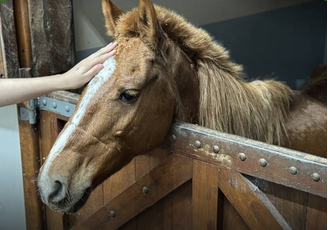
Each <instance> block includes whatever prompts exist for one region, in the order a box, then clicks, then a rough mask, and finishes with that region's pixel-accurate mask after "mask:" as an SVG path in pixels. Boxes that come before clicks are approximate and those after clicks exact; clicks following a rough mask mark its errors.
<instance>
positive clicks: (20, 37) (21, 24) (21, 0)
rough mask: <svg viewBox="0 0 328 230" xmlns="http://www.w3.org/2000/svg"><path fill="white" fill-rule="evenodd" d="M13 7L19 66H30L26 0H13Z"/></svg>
mask: <svg viewBox="0 0 328 230" xmlns="http://www.w3.org/2000/svg"><path fill="white" fill-rule="evenodd" d="M14 7H15V24H16V31H17V45H18V56H19V63H20V67H21V68H30V67H31V63H32V59H31V43H30V26H29V18H28V7H27V1H26V0H14Z"/></svg>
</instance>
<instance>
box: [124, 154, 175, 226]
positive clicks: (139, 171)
mask: <svg viewBox="0 0 328 230" xmlns="http://www.w3.org/2000/svg"><path fill="white" fill-rule="evenodd" d="M169 155H170V153H169V152H168V151H167V150H163V149H154V150H152V151H150V152H148V153H147V154H144V155H140V156H137V157H136V158H135V178H136V180H139V179H140V178H142V177H143V176H144V175H146V174H147V173H149V172H150V171H151V170H152V169H154V168H155V167H156V166H158V165H159V164H160V163H162V162H163V161H165V159H166V158H167V157H168V156H169ZM171 204H172V197H171V195H170V194H168V195H167V196H166V197H165V198H163V199H162V200H160V201H158V202H157V203H156V204H155V205H154V206H152V207H151V208H148V209H147V210H146V211H144V212H143V213H141V214H139V215H138V216H137V217H136V218H134V219H135V220H134V221H135V228H136V229H151V228H156V229H170V228H171V227H170V226H171V214H172V210H171ZM130 222H131V221H130ZM155 226H156V227H155Z"/></svg>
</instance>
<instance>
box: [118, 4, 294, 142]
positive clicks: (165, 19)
mask: <svg viewBox="0 0 328 230" xmlns="http://www.w3.org/2000/svg"><path fill="white" fill-rule="evenodd" d="M155 10H156V13H157V18H158V20H159V23H160V25H161V28H162V30H163V31H164V32H165V33H166V35H167V36H168V37H169V38H170V39H171V40H172V41H174V42H175V44H177V45H178V46H179V47H180V48H181V49H182V51H183V52H184V53H185V54H186V55H187V56H188V57H189V58H190V59H191V60H192V61H193V63H194V64H195V66H196V69H197V75H198V78H199V84H200V100H199V102H200V104H199V125H201V126H205V127H208V128H211V129H215V130H219V131H223V132H228V133H232V134H236V135H239V136H244V137H247V138H251V139H255V140H259V141H264V142H267V143H272V144H273V143H275V144H281V143H280V140H281V138H282V136H283V135H285V134H286V132H285V124H286V122H287V119H288V113H289V110H290V103H291V98H292V94H293V91H292V90H291V89H290V88H289V87H288V86H286V85H285V84H283V83H281V82H277V81H273V80H265V81H258V80H257V81H252V82H246V81H245V80H244V79H243V78H242V76H243V70H242V67H241V66H240V65H237V64H235V63H234V62H233V61H231V59H230V57H229V52H228V51H227V50H226V49H225V48H223V47H222V46H221V45H220V44H218V43H217V42H215V41H214V40H213V39H212V38H211V37H210V36H209V34H208V33H207V32H205V31H204V30H202V29H200V28H196V27H195V26H193V25H191V24H190V23H188V22H187V21H186V20H185V19H184V18H182V17H181V16H179V15H177V14H176V13H174V12H172V11H169V10H167V9H165V8H162V7H159V6H155ZM131 20H132V21H131ZM136 20H138V14H137V10H136V9H135V10H133V11H131V12H128V13H127V14H125V15H123V16H122V18H120V22H119V23H118V26H119V27H121V28H120V31H124V30H125V31H129V32H131V33H137V26H136V24H137V23H136Z"/></svg>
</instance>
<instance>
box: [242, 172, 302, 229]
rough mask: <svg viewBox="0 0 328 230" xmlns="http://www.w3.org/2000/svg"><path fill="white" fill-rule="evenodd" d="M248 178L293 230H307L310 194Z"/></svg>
mask: <svg viewBox="0 0 328 230" xmlns="http://www.w3.org/2000/svg"><path fill="white" fill-rule="evenodd" d="M246 178H247V179H248V180H250V181H251V182H252V183H253V184H254V185H255V186H256V187H258V188H259V189H260V190H261V191H262V192H263V193H264V194H265V195H266V196H267V197H268V199H269V200H270V201H271V202H272V204H273V205H274V206H275V207H276V209H277V210H278V212H279V213H280V214H281V216H282V217H283V218H284V219H285V220H286V222H287V223H288V224H289V226H290V227H291V228H292V229H305V225H306V209H307V208H306V206H307V197H308V193H306V192H302V191H299V190H296V189H293V188H288V187H285V186H282V185H279V184H275V183H272V182H268V181H264V180H262V179H259V178H252V177H246Z"/></svg>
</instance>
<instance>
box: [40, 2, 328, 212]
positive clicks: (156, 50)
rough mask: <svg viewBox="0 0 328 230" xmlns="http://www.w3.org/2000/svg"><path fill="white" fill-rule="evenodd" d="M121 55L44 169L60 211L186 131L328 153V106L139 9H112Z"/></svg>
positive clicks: (201, 36) (51, 200)
mask: <svg viewBox="0 0 328 230" xmlns="http://www.w3.org/2000/svg"><path fill="white" fill-rule="evenodd" d="M102 5H103V13H104V15H105V20H106V27H107V29H108V33H109V35H111V36H113V37H114V38H115V39H116V41H117V42H118V44H119V46H118V48H117V54H116V56H115V57H114V58H110V59H108V60H107V61H106V62H105V63H104V66H105V68H104V69H103V70H102V71H101V72H100V73H99V74H98V75H97V76H95V77H94V78H93V80H92V81H91V82H90V83H89V84H88V86H87V87H86V88H85V90H84V91H83V93H82V95H81V98H80V101H79V103H78V105H77V108H76V110H75V112H74V114H73V116H72V117H71V119H70V120H69V121H68V123H67V124H66V126H65V127H64V129H63V131H62V132H61V134H60V135H59V137H58V138H57V140H56V143H55V144H54V146H53V148H52V150H51V152H50V154H49V156H48V158H47V159H46V161H45V163H44V165H43V166H42V168H41V171H40V174H39V178H38V186H39V189H40V193H41V197H42V200H43V201H44V202H45V203H46V204H48V205H49V206H50V207H51V208H53V209H55V210H59V211H63V212H75V211H77V210H78V209H79V208H80V207H81V206H82V205H83V204H84V202H85V201H86V199H87V196H88V194H89V193H90V191H91V190H92V189H93V188H95V187H96V186H97V185H98V184H99V183H101V182H102V181H104V180H105V179H106V178H107V177H109V176H110V175H112V174H113V173H115V172H116V171H117V170H119V169H120V168H122V167H123V166H124V165H126V164H127V163H128V162H129V161H131V159H132V158H133V157H134V156H136V155H139V154H143V153H145V152H147V151H149V150H151V149H153V148H155V147H156V146H158V145H159V144H160V143H161V142H162V141H163V139H164V138H165V136H166V134H167V132H168V130H169V128H170V125H171V123H172V122H176V121H185V122H189V123H196V124H199V125H202V126H205V127H208V128H211V129H216V130H220V131H223V132H229V133H233V134H237V135H240V136H245V137H248V138H252V139H256V140H259V141H263V142H267V143H272V144H279V145H282V146H286V147H288V148H292V149H297V150H300V151H304V152H309V153H313V154H317V155H323V154H325V153H326V148H327V147H326V145H327V144H326V136H327V134H326V123H327V112H326V105H325V104H323V103H322V102H320V101H318V100H316V99H315V97H311V96H309V95H307V94H306V93H305V92H296V91H292V90H291V89H290V88H288V87H287V86H286V85H284V84H283V83H281V82H277V81H273V80H266V81H252V82H246V81H245V80H244V79H243V78H242V68H241V66H239V65H237V64H235V63H234V62H232V61H231V60H230V58H229V54H228V52H227V51H226V50H225V49H224V48H223V47H222V46H220V45H219V44H217V43H216V42H215V41H213V40H212V39H211V37H210V36H209V35H208V34H207V33H206V32H205V31H203V30H201V29H198V28H196V27H194V26H192V25H191V24H189V23H187V22H186V21H185V20H184V19H183V18H182V17H180V16H178V15H176V14H175V13H173V12H171V11H168V10H166V9H164V8H161V7H158V6H153V4H152V3H151V2H150V1H149V0H140V3H139V6H138V8H135V9H134V10H132V11H131V12H128V13H124V12H123V11H122V10H121V9H120V8H118V7H117V6H115V5H114V4H113V3H112V2H110V0H103V2H102Z"/></svg>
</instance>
